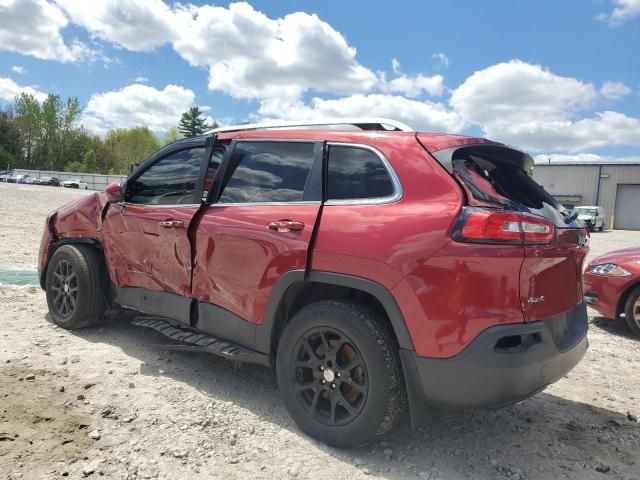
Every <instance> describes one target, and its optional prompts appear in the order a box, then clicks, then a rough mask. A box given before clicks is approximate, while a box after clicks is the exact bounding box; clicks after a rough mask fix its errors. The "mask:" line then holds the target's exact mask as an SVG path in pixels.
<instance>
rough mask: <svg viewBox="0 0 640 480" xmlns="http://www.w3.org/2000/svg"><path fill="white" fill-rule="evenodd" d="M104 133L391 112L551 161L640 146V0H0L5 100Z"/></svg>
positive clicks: (633, 153)
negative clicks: (187, 115) (65, 115)
mask: <svg viewBox="0 0 640 480" xmlns="http://www.w3.org/2000/svg"><path fill="white" fill-rule="evenodd" d="M22 91H26V92H29V93H32V94H34V95H36V96H37V97H39V98H43V97H44V96H45V95H46V94H47V93H49V92H54V93H58V94H60V95H61V96H62V97H63V98H66V97H69V96H77V97H78V98H79V99H80V101H81V103H82V104H83V106H84V111H83V114H82V118H81V121H82V123H83V124H84V125H85V126H86V127H87V128H88V129H90V130H91V131H93V132H95V133H98V134H100V133H103V132H105V131H106V130H107V129H110V128H124V127H132V126H137V125H147V126H149V127H150V128H151V129H153V130H154V131H156V132H158V133H159V134H162V132H163V131H165V130H166V129H167V128H170V127H172V126H175V125H176V124H177V122H178V120H179V118H180V114H181V113H182V112H183V111H185V110H186V109H187V108H188V107H190V106H191V105H198V106H200V108H201V109H202V110H203V111H205V113H206V115H207V116H208V117H210V118H211V119H215V120H216V121H218V122H219V123H221V124H233V123H241V122H256V121H261V120H275V119H287V120H301V119H319V118H322V117H325V118H326V117H332V118H333V117H346V116H348V117H354V116H367V117H372V116H375V117H388V118H393V119H397V120H400V121H402V122H405V123H407V124H408V125H410V126H412V127H413V128H415V129H416V130H421V131H432V132H447V133H458V134H467V135H480V136H485V137H488V138H491V139H493V140H497V141H501V142H505V143H507V144H510V145H514V146H516V147H519V148H521V149H524V150H526V151H528V152H530V153H531V154H533V155H534V156H536V158H545V159H546V158H552V159H554V160H572V159H578V160H594V161H597V160H603V159H604V160H612V159H614V160H617V159H640V0H562V1H557V0H535V1H533V0H532V1H524V0H522V1H514V0H512V1H507V0H484V1H482V2H478V1H477V0H447V1H445V0H440V1H400V2H388V1H384V2H383V1H379V2H378V1H373V0H369V1H364V0H349V1H346V2H345V1H344V0H343V1H338V0H324V1H319V0H314V1H302V0H297V1H293V0H289V1H285V0H283V1H277V2H274V1H273V0H271V1H269V0H254V1H251V2H236V3H225V2H220V3H211V2H198V1H195V0H193V1H192V3H189V2H188V0H183V1H182V2H181V3H173V2H169V1H163V0H91V1H86V0H50V1H47V0H0V106H6V105H8V104H10V103H11V102H12V101H13V99H14V97H15V96H16V95H17V94H19V93H20V92H22Z"/></svg>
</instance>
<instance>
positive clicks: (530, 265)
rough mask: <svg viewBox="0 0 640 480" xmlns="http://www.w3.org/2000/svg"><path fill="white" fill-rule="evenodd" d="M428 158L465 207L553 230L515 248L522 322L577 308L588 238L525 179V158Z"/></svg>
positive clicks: (489, 151) (488, 153) (478, 148)
mask: <svg viewBox="0 0 640 480" xmlns="http://www.w3.org/2000/svg"><path fill="white" fill-rule="evenodd" d="M419 137H420V135H419ZM431 153H432V155H433V156H434V157H436V158H437V159H438V160H439V161H440V163H441V164H442V165H443V166H445V168H447V169H448V170H449V171H450V172H451V173H452V175H453V176H454V177H455V178H456V179H457V180H458V181H459V183H460V184H461V185H462V187H463V189H464V190H465V191H466V194H467V200H468V204H469V205H471V206H479V207H483V208H488V209H497V210H501V211H509V212H519V213H525V214H531V215H535V216H538V217H542V218H544V219H546V220H548V221H549V222H551V223H553V225H554V226H555V231H556V234H555V236H554V237H553V239H551V241H550V242H549V243H545V244H526V243H527V242H524V243H525V244H524V245H522V247H519V248H522V249H523V251H524V259H523V262H522V267H521V269H520V303H521V307H522V312H523V315H524V319H525V321H535V320H542V319H545V318H549V317H552V316H555V315H560V314H562V313H564V312H568V311H570V310H572V309H574V308H575V307H576V306H577V305H578V304H580V303H582V301H583V300H582V264H583V261H584V259H585V256H586V255H587V253H588V251H589V249H588V238H589V237H588V234H587V232H586V231H585V229H584V228H582V226H581V224H580V223H579V222H577V221H576V220H575V218H573V217H574V216H573V215H572V214H571V212H569V211H567V210H565V209H564V207H562V206H561V205H559V204H558V203H557V202H556V201H555V200H554V199H553V197H551V195H549V194H548V193H547V192H546V191H545V190H544V189H543V188H542V187H541V186H540V185H538V184H537V183H536V182H535V181H534V180H533V179H532V178H531V177H530V176H529V175H528V173H527V172H528V170H529V169H530V168H532V167H533V160H532V159H531V157H529V156H528V155H526V154H524V153H522V152H519V151H517V150H514V149H512V148H509V147H505V146H502V145H496V144H484V145H469V146H463V147H450V148H448V149H446V150H441V151H437V152H431ZM533 218H535V217H533Z"/></svg>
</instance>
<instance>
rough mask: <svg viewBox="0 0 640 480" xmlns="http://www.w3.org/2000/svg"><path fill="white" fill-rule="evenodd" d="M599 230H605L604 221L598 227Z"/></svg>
mask: <svg viewBox="0 0 640 480" xmlns="http://www.w3.org/2000/svg"><path fill="white" fill-rule="evenodd" d="M598 230H600V231H601V232H602V231H604V223H603V224H602V225H600V228H598Z"/></svg>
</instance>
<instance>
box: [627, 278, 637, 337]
mask: <svg viewBox="0 0 640 480" xmlns="http://www.w3.org/2000/svg"><path fill="white" fill-rule="evenodd" d="M624 319H625V320H626V322H627V325H629V329H630V330H631V331H632V332H633V333H634V334H635V335H636V336H637V337H640V287H636V288H635V289H634V290H632V291H631V293H629V296H628V297H627V301H626V302H625V308H624Z"/></svg>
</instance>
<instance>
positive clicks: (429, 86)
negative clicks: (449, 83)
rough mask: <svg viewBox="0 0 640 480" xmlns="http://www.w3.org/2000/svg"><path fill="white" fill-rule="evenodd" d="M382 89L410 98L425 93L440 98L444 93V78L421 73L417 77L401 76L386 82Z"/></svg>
mask: <svg viewBox="0 0 640 480" xmlns="http://www.w3.org/2000/svg"><path fill="white" fill-rule="evenodd" d="M381 88H382V90H383V91H386V92H391V93H401V94H403V95H406V96H407V97H409V98H414V97H417V96H419V95H421V94H422V93H423V92H426V93H428V94H429V95H432V96H434V97H439V96H440V95H442V94H443V93H444V78H443V77H442V75H434V76H432V77H427V76H424V75H422V74H421V73H420V74H418V75H416V76H415V77H411V76H408V75H401V76H399V77H396V78H394V79H392V80H389V81H388V82H384V83H383V85H382V87H381Z"/></svg>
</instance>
